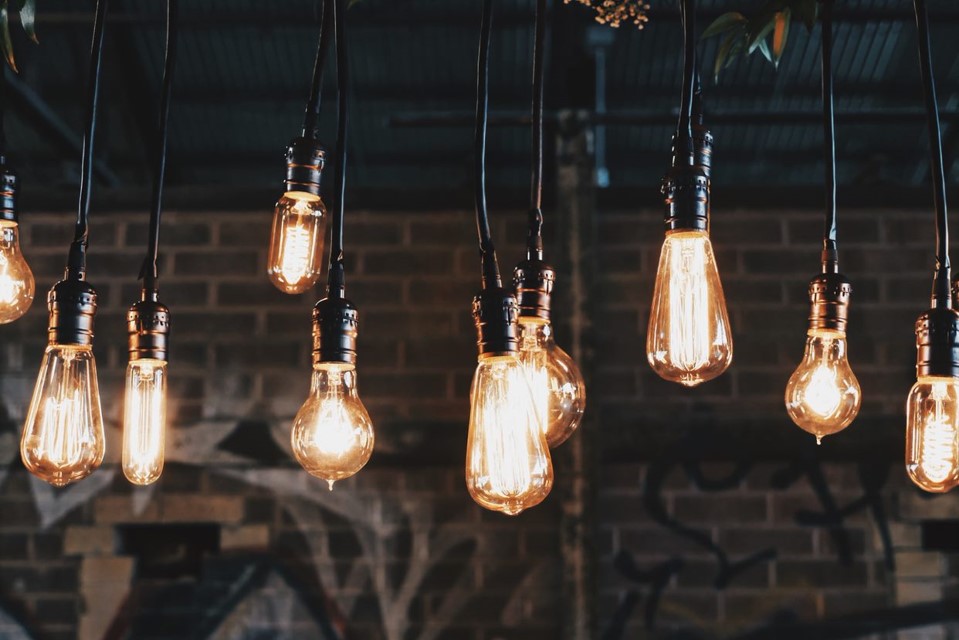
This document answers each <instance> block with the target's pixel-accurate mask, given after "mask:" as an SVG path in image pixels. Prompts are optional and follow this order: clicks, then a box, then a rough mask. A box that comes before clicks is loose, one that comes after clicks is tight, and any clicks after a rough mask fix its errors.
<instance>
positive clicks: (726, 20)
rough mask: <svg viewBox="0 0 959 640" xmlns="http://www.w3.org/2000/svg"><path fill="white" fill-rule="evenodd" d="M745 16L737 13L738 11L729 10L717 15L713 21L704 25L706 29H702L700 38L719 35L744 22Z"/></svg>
mask: <svg viewBox="0 0 959 640" xmlns="http://www.w3.org/2000/svg"><path fill="white" fill-rule="evenodd" d="M745 22H746V16H744V15H743V14H741V13H739V12H738V11H730V12H729V13H724V14H723V15H721V16H719V17H718V18H716V19H715V20H713V23H712V24H711V25H709V26H708V27H706V30H705V31H703V34H702V35H701V36H700V39H705V38H711V37H712V36H715V35H719V34H720V33H725V32H726V31H729V30H730V29H735V28H736V27H738V26H740V25H742V24H745Z"/></svg>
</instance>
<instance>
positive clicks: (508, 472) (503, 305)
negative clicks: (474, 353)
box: [466, 288, 553, 515]
mask: <svg viewBox="0 0 959 640" xmlns="http://www.w3.org/2000/svg"><path fill="white" fill-rule="evenodd" d="M517 311H518V309H517V305H516V298H515V297H514V296H513V295H511V294H509V293H507V292H506V291H505V290H504V289H501V288H499V289H485V290H483V291H482V292H481V293H480V294H479V295H478V296H477V297H476V298H475V299H474V301H473V316H474V318H475V319H476V327H477V332H478V334H479V350H480V355H479V363H478V364H477V366H476V372H475V373H474V374H473V385H472V389H471V391H470V425H469V437H468V440H467V444H466V487H467V489H468V490H469V493H470V496H472V497H473V500H475V501H476V502H477V503H478V504H479V505H480V506H483V507H485V508H487V509H490V510H493V511H501V512H502V513H505V514H507V515H516V514H518V513H520V512H521V511H523V510H525V509H529V508H530V507H533V506H536V505H537V504H539V503H540V502H542V501H543V500H544V499H545V498H546V496H547V495H549V492H550V490H551V489H552V487H553V464H552V460H551V458H550V454H549V446H548V445H547V444H546V435H545V434H546V431H545V428H544V425H543V422H542V419H543V414H542V413H541V411H539V410H538V409H537V405H536V400H534V396H533V391H532V390H531V388H530V383H529V378H528V374H527V369H526V367H525V366H524V365H523V363H522V361H521V360H520V358H519V357H518V356H517V341H516V314H517Z"/></svg>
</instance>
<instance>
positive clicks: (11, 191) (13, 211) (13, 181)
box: [0, 156, 20, 222]
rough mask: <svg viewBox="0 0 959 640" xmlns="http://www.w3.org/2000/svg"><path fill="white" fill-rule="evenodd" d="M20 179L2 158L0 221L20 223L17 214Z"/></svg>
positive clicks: (0, 167)
mask: <svg viewBox="0 0 959 640" xmlns="http://www.w3.org/2000/svg"><path fill="white" fill-rule="evenodd" d="M19 187H20V179H19V178H18V177H17V172H16V171H14V170H13V167H10V166H8V165H7V164H6V162H3V157H2V156H0V220H7V221H9V222H18V221H19V219H20V215H19V214H18V212H17V192H18V190H19Z"/></svg>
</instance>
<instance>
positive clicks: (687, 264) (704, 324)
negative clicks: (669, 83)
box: [646, 0, 733, 387]
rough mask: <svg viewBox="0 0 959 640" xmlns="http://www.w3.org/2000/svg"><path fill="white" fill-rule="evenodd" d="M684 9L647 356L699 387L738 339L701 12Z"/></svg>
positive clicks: (728, 358) (672, 376)
mask: <svg viewBox="0 0 959 640" xmlns="http://www.w3.org/2000/svg"><path fill="white" fill-rule="evenodd" d="M680 7H681V10H682V17H683V29H684V49H685V51H684V56H683V95H682V102H681V108H680V119H679V124H678V126H677V128H676V133H675V135H674V136H673V160H672V166H671V167H670V169H669V171H668V172H667V173H666V177H665V178H664V179H663V186H662V193H663V195H664V196H665V200H666V219H665V222H666V239H665V240H664V241H663V248H662V251H661V252H660V257H659V267H658V269H657V272H656V283H655V285H654V288H653V302H652V307H651V310H650V314H649V327H648V329H647V333H646V355H647V359H648V360H649V364H650V366H651V367H652V368H653V371H655V372H656V373H657V374H658V375H659V376H660V377H661V378H664V379H666V380H669V381H672V382H678V383H680V384H682V385H685V386H687V387H694V386H696V385H698V384H700V383H702V382H705V381H706V380H712V379H713V378H715V377H716V376H718V375H720V374H721V373H723V372H724V371H725V370H726V369H727V368H728V367H729V365H730V363H732V360H733V336H732V331H731V329H730V326H729V314H728V312H727V311H726V298H725V296H724V295H723V286H722V283H721V282H720V280H719V269H718V268H717V266H716V257H715V256H714V255H713V246H712V242H711V241H710V239H709V214H710V202H709V198H710V175H711V173H712V145H713V136H712V134H711V133H710V132H709V130H708V129H707V128H706V127H705V126H704V125H703V104H702V92H701V87H700V84H699V74H698V73H697V72H696V49H695V43H696V28H695V11H694V7H693V2H692V0H683V1H682V2H681V4H680Z"/></svg>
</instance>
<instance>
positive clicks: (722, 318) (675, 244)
mask: <svg viewBox="0 0 959 640" xmlns="http://www.w3.org/2000/svg"><path fill="white" fill-rule="evenodd" d="M646 352H647V358H648V359H649V364H650V366H652V368H653V370H654V371H655V372H656V373H657V374H659V376H660V377H662V378H665V379H666V380H670V381H672V382H678V383H680V384H683V385H685V386H687V387H694V386H696V385H697V384H699V383H701V382H705V381H706V380H712V379H713V378H715V377H716V376H718V375H719V374H721V373H722V372H723V371H725V370H726V368H727V367H729V364H730V363H731V362H732V360H733V336H732V332H731V331H730V327H729V315H728V314H727V312H726V299H725V297H724V296H723V286H722V283H721V282H720V281H719V271H718V269H717V268H716V259H715V257H714V256H713V248H712V243H711V242H710V241H709V233H708V232H707V231H698V230H697V231H689V230H675V231H668V232H667V233H666V240H665V241H664V242H663V249H662V253H661V254H660V257H659V270H658V272H657V273H656V285H655V288H654V290H653V306H652V310H651V312H650V315H649V330H648V331H647V334H646Z"/></svg>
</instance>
